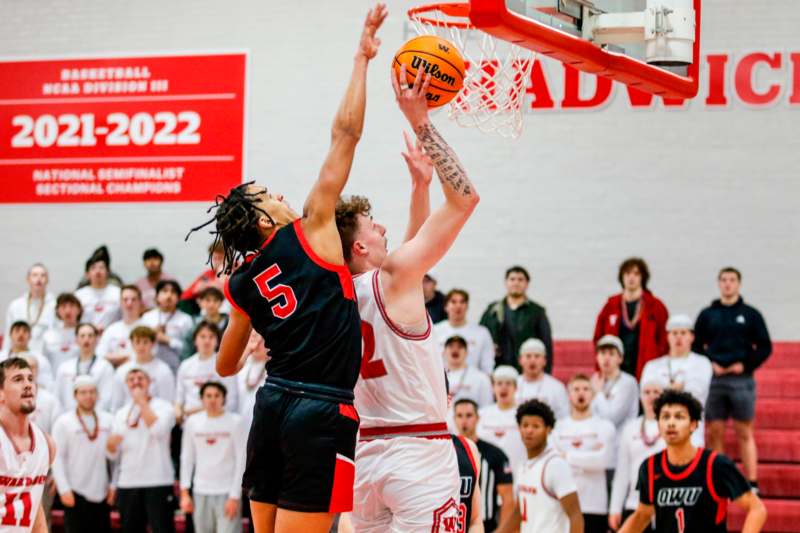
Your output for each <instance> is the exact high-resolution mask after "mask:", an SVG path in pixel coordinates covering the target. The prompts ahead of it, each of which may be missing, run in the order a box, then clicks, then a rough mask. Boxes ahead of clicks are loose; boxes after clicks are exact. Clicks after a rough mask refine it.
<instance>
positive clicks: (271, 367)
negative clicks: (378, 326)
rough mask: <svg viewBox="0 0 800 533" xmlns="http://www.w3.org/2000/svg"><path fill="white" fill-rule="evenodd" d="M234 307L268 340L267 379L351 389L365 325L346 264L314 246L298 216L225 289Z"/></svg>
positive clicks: (231, 279)
mask: <svg viewBox="0 0 800 533" xmlns="http://www.w3.org/2000/svg"><path fill="white" fill-rule="evenodd" d="M225 295H226V297H227V298H228V300H229V301H230V302H231V305H232V306H233V307H234V308H236V309H237V310H238V311H240V312H242V313H244V314H245V315H247V316H248V317H250V321H251V323H252V325H253V328H254V329H255V330H256V331H257V332H258V333H260V334H261V336H262V337H264V340H265V342H266V346H267V347H268V348H269V356H270V360H269V362H268V363H267V374H268V375H269V376H270V377H275V378H282V379H287V380H292V381H298V382H302V383H307V384H318V385H326V386H332V387H338V388H342V389H348V390H352V389H353V387H354V386H355V384H356V380H357V378H358V372H359V368H360V366H361V320H360V318H359V315H358V304H357V303H356V296H355V289H354V287H353V279H352V277H351V276H350V273H349V271H348V270H347V267H346V266H345V265H332V264H330V263H327V262H326V261H324V260H323V259H321V258H320V257H319V256H317V254H316V253H314V250H312V249H311V246H310V245H309V244H308V241H307V240H306V238H305V235H304V234H303V226H302V222H301V219H298V220H296V221H295V222H294V223H292V224H289V225H287V226H284V227H282V228H280V229H279V230H277V231H275V232H274V233H273V234H272V235H271V236H270V238H269V239H268V240H267V241H266V242H265V243H264V245H263V246H262V249H261V250H260V251H259V252H258V253H257V254H253V255H251V256H249V257H248V258H247V260H246V262H245V263H244V264H243V265H241V266H240V267H239V268H238V269H237V270H236V271H235V272H234V273H233V274H231V276H230V277H229V278H228V281H227V283H226V284H225Z"/></svg>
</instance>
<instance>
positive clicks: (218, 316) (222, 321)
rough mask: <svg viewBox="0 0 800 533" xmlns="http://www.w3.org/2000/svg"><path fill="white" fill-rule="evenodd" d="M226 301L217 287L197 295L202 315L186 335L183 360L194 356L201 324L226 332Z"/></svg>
mask: <svg viewBox="0 0 800 533" xmlns="http://www.w3.org/2000/svg"><path fill="white" fill-rule="evenodd" d="M224 301H225V295H224V294H223V293H222V291H221V290H219V289H218V288H216V287H206V288H205V289H203V290H202V291H200V294H198V295H197V303H198V304H199V305H200V314H199V315H198V316H196V317H193V318H192V320H193V321H194V325H193V326H192V329H191V330H190V331H189V333H188V334H187V335H186V339H185V341H184V349H183V354H181V358H182V359H184V358H186V357H188V356H190V355H192V354H194V331H195V329H196V328H197V326H198V325H199V324H200V323H201V322H210V323H212V324H214V325H215V326H217V328H218V329H219V331H220V334H222V333H224V332H225V328H227V327H228V320H229V319H230V316H229V315H228V314H227V313H223V312H222V311H221V310H220V309H222V303H223V302H224ZM228 410H230V409H228Z"/></svg>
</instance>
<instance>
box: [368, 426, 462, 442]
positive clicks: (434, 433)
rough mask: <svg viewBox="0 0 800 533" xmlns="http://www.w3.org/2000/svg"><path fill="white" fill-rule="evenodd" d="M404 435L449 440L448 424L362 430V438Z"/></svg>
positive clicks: (377, 427) (380, 427) (379, 427)
mask: <svg viewBox="0 0 800 533" xmlns="http://www.w3.org/2000/svg"><path fill="white" fill-rule="evenodd" d="M418 433H431V435H417V434H418ZM404 435H408V436H413V437H417V436H418V437H423V438H426V439H441V438H445V439H449V438H450V433H448V431H447V424H445V423H444V422H436V423H433V424H409V425H406V426H376V427H371V428H361V430H360V436H361V437H402V436H404Z"/></svg>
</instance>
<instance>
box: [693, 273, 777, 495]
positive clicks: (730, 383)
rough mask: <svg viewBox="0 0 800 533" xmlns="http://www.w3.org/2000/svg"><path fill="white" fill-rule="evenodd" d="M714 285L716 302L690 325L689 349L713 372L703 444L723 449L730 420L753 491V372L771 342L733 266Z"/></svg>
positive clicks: (755, 456) (754, 442) (770, 350)
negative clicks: (742, 291) (741, 290)
mask: <svg viewBox="0 0 800 533" xmlns="http://www.w3.org/2000/svg"><path fill="white" fill-rule="evenodd" d="M718 281H719V293H720V298H719V300H714V301H713V302H712V303H711V306H710V307H707V308H705V309H703V311H702V312H701V313H700V316H698V317H697V323H696V324H695V327H694V334H695V340H694V346H693V349H694V350H695V351H696V352H698V353H704V354H706V355H707V356H708V358H709V359H711V366H712V367H713V369H714V375H713V377H712V378H711V389H710V390H709V393H708V401H707V403H706V421H707V423H708V444H709V447H710V448H711V449H713V450H716V451H719V452H722V451H723V440H724V438H725V422H726V421H727V419H728V418H733V427H734V430H735V431H736V438H737V440H738V441H739V450H741V454H742V463H743V467H744V473H745V475H746V476H747V478H748V479H749V480H750V484H751V485H753V487H757V473H756V466H757V464H758V457H757V451H756V441H755V439H754V438H753V420H754V418H755V403H756V384H755V380H754V379H753V372H755V370H756V369H757V368H758V367H759V366H761V365H762V364H763V363H764V361H766V360H767V357H769V355H770V353H772V342H771V341H770V339H769V333H768V332H767V325H766V324H765V323H764V318H763V317H762V316H761V313H759V312H758V310H757V309H755V308H754V307H751V306H749V305H747V304H745V303H744V300H743V299H742V297H741V296H740V295H739V288H740V286H741V282H742V275H741V273H739V271H738V270H736V269H735V268H733V267H726V268H723V269H722V270H720V272H719V277H718Z"/></svg>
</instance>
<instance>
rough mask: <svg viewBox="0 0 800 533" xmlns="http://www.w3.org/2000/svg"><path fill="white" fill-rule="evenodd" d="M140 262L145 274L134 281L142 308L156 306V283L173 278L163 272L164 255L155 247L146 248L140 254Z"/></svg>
mask: <svg viewBox="0 0 800 533" xmlns="http://www.w3.org/2000/svg"><path fill="white" fill-rule="evenodd" d="M142 263H143V264H144V269H145V271H146V272H147V274H146V275H145V276H144V277H141V278H139V279H137V280H136V282H134V285H135V286H136V287H138V288H139V291H140V293H141V295H142V305H143V306H144V309H152V308H153V307H155V306H156V285H157V284H158V282H159V281H161V280H162V279H173V277H172V276H170V275H169V274H167V273H166V272H164V271H163V270H162V269H161V267H162V266H164V256H163V255H162V254H161V252H159V251H158V250H156V249H155V248H148V249H147V250H145V251H144V254H143V255H142Z"/></svg>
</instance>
